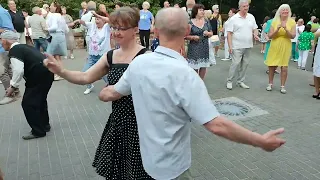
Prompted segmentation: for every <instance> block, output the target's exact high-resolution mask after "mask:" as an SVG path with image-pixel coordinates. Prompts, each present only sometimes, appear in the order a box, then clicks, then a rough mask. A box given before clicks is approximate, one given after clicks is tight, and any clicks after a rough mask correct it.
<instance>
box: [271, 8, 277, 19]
mask: <svg viewBox="0 0 320 180" xmlns="http://www.w3.org/2000/svg"><path fill="white" fill-rule="evenodd" d="M277 11H278V10H277V9H274V10H273V11H271V13H270V16H269V17H270V18H271V19H272V18H274V16H276V13H277Z"/></svg>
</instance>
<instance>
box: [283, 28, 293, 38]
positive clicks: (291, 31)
mask: <svg viewBox="0 0 320 180" xmlns="http://www.w3.org/2000/svg"><path fill="white" fill-rule="evenodd" d="M284 30H285V31H286V33H287V35H288V37H289V38H290V39H294V38H295V37H296V26H293V27H291V29H287V27H285V28H284Z"/></svg>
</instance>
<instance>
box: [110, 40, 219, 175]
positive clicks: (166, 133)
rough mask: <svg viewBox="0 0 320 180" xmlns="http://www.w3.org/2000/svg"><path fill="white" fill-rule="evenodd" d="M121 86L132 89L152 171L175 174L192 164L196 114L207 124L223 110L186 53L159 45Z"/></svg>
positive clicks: (140, 59) (142, 147)
mask: <svg viewBox="0 0 320 180" xmlns="http://www.w3.org/2000/svg"><path fill="white" fill-rule="evenodd" d="M142 69H143V71H142ZM115 90H116V91H117V92H119V93H121V94H123V95H129V94H131V93H132V98H133V104H134V107H135V113H136V117H137V123H138V132H139V139H140V151H141V156H142V162H143V167H144V168H145V170H146V172H147V173H148V174H149V175H150V176H152V177H153V178H155V179H157V180H169V179H175V178H177V177H178V176H180V175H181V174H182V173H183V172H184V171H186V170H187V169H189V168H190V166H191V145H190V136H191V129H190V126H191V125H190V123H191V120H194V121H197V122H198V123H200V124H205V123H207V122H209V121H211V120H212V119H214V118H216V117H218V116H219V113H218V111H217V110H216V108H215V106H214V104H213V102H212V101H211V99H210V96H209V95H208V92H207V88H206V86H205V84H204V82H203V80H201V78H200V77H199V75H198V74H197V73H196V72H195V71H194V70H193V69H192V68H190V67H189V65H188V62H187V61H186V59H185V58H184V57H182V56H181V55H180V54H179V53H178V52H176V51H173V50H171V49H168V48H165V47H162V46H158V47H157V49H156V50H155V52H153V53H147V54H144V55H140V56H138V57H136V58H135V59H134V60H133V62H132V63H131V64H130V66H129V67H128V69H127V70H126V72H125V73H124V74H123V76H122V77H121V79H120V80H119V82H118V83H117V84H116V85H115Z"/></svg>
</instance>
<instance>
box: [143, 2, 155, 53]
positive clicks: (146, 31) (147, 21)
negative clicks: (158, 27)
mask: <svg viewBox="0 0 320 180" xmlns="http://www.w3.org/2000/svg"><path fill="white" fill-rule="evenodd" d="M149 8H150V4H149V3H148V2H147V1H145V2H143V3H142V10H140V21H139V35H140V42H141V45H142V46H144V47H146V48H149V39H150V31H151V28H152V27H153V24H154V17H153V15H152V13H151V12H150V11H149V10H148V9H149Z"/></svg>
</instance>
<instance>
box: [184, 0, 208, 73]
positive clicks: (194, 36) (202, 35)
mask: <svg viewBox="0 0 320 180" xmlns="http://www.w3.org/2000/svg"><path fill="white" fill-rule="evenodd" d="M190 26H191V31H190V35H188V36H187V37H186V39H188V40H190V43H189V45H188V53H187V59H188V62H189V65H190V67H192V68H193V69H194V70H196V71H197V72H198V73H199V76H200V77H201V79H204V77H205V75H206V71H207V68H208V67H210V65H211V62H210V59H209V41H208V38H210V37H211V36H212V31H211V26H210V23H209V22H208V21H207V20H206V18H205V15H204V6H203V5H202V4H196V5H194V7H193V8H192V14H191V20H190Z"/></svg>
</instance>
